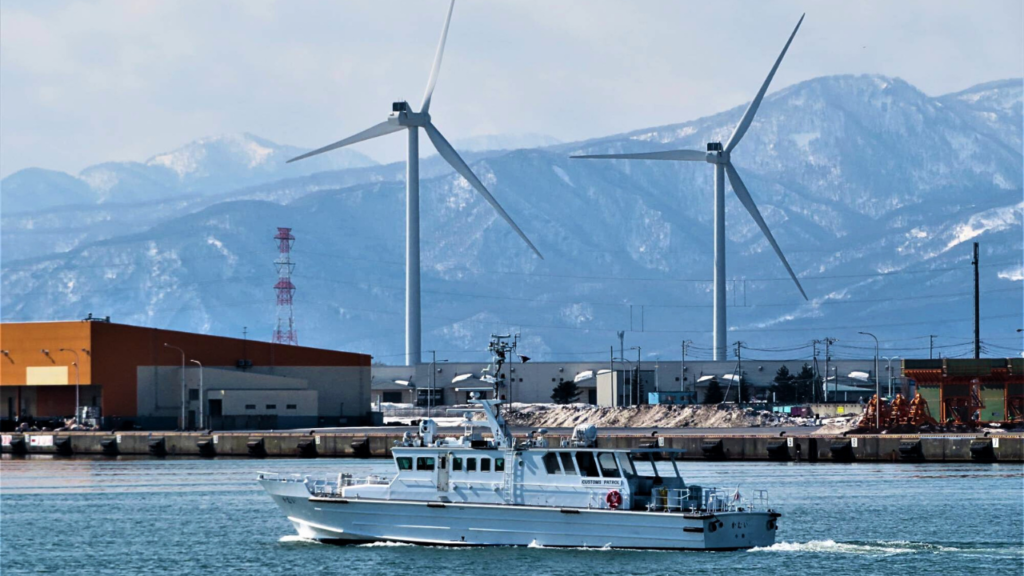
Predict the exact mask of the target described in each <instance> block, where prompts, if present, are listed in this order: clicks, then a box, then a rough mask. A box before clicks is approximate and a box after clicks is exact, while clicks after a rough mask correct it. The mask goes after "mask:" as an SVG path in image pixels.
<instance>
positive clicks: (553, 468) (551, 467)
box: [543, 452, 562, 474]
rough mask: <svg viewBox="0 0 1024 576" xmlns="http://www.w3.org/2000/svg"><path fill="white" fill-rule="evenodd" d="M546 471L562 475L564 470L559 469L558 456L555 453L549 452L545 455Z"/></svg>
mask: <svg viewBox="0 0 1024 576" xmlns="http://www.w3.org/2000/svg"><path fill="white" fill-rule="evenodd" d="M543 460H544V469H545V470H547V471H548V474H561V473H562V470H561V469H560V468H559V467H558V455H557V454H555V453H554V452H548V453H547V454H545V455H544V458H543Z"/></svg>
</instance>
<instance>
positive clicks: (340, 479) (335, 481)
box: [258, 472, 391, 498]
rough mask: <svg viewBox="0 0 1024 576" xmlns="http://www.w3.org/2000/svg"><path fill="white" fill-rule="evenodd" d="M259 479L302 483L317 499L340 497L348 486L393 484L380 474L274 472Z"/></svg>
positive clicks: (261, 475)
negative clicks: (324, 474) (333, 475)
mask: <svg viewBox="0 0 1024 576" xmlns="http://www.w3.org/2000/svg"><path fill="white" fill-rule="evenodd" d="M258 477H259V479H260V480H271V481H275V480H276V481H279V482H301V483H303V484H305V485H306V489H307V490H309V493H310V494H311V495H312V496H315V497H317V498H331V497H340V496H341V491H342V489H343V488H345V487H347V486H366V485H368V484H370V485H388V484H390V483H391V478H389V477H387V476H381V475H379V474H370V475H369V476H362V477H355V476H353V475H351V474H345V473H342V474H338V475H337V476H335V477H327V476H319V477H314V476H308V475H307V476H302V475H299V474H290V475H284V474H278V473H274V472H261V473H260V474H259V476H258Z"/></svg>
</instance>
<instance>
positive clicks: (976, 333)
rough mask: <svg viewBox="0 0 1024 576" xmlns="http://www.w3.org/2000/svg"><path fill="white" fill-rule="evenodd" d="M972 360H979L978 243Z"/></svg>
mask: <svg viewBox="0 0 1024 576" xmlns="http://www.w3.org/2000/svg"><path fill="white" fill-rule="evenodd" d="M971 264H974V359H975V360H977V359H979V358H981V297H980V294H979V292H978V243H977V242H975V243H974V261H972V262H971Z"/></svg>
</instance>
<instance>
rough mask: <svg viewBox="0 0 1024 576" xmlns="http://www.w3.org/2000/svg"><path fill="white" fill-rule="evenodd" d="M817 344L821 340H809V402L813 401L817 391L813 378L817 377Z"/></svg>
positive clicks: (815, 398)
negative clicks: (810, 351) (810, 352)
mask: <svg viewBox="0 0 1024 576" xmlns="http://www.w3.org/2000/svg"><path fill="white" fill-rule="evenodd" d="M818 344H821V340H811V350H812V354H811V402H812V403H814V402H815V401H816V400H817V396H818V391H817V390H816V388H817V386H816V385H815V380H817V379H818Z"/></svg>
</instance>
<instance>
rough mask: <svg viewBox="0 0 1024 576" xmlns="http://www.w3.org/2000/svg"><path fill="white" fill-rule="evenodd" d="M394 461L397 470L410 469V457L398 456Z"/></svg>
mask: <svg viewBox="0 0 1024 576" xmlns="http://www.w3.org/2000/svg"><path fill="white" fill-rule="evenodd" d="M395 462H396V463H397V464H398V469H399V470H412V458H408V457H406V456H399V457H398V458H395Z"/></svg>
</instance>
